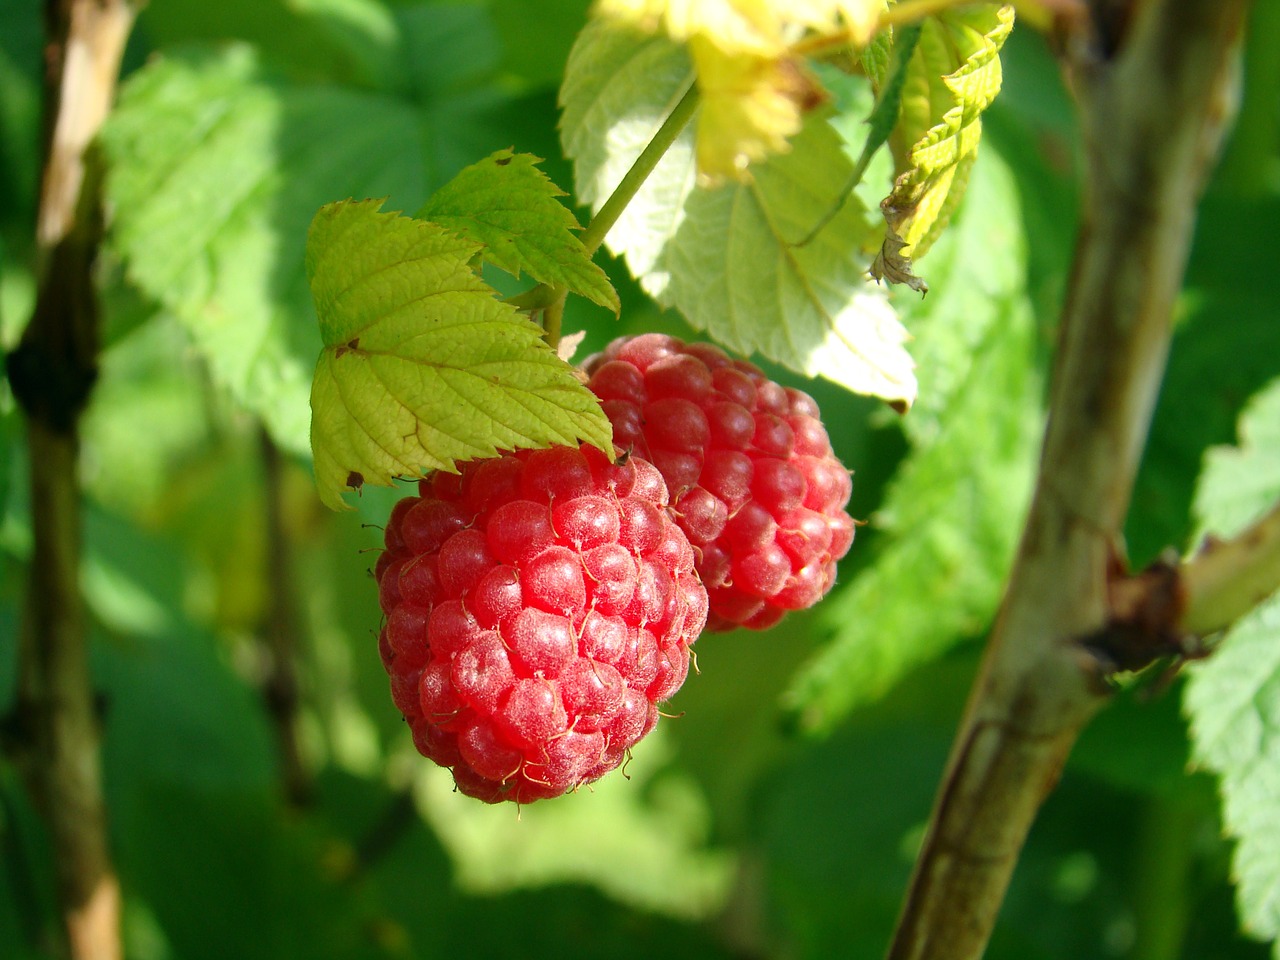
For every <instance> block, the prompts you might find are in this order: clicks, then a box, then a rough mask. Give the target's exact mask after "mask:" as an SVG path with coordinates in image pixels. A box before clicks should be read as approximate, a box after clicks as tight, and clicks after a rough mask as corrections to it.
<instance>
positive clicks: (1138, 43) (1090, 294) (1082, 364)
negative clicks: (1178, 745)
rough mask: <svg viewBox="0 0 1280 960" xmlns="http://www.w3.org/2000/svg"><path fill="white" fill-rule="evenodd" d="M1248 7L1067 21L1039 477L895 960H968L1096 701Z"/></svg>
mask: <svg viewBox="0 0 1280 960" xmlns="http://www.w3.org/2000/svg"><path fill="white" fill-rule="evenodd" d="M1246 6H1247V2H1246V0H1184V2H1175V0H1146V2H1142V3H1138V2H1136V0H1135V2H1132V3H1130V4H1129V7H1130V10H1129V15H1128V16H1127V17H1123V16H1122V17H1121V18H1120V19H1119V20H1115V21H1111V22H1110V23H1109V24H1107V25H1100V26H1101V29H1098V30H1096V32H1095V31H1090V30H1089V23H1088V21H1084V20H1075V21H1071V22H1069V23H1068V24H1066V25H1065V26H1064V29H1070V30H1071V31H1072V32H1070V33H1067V34H1066V35H1065V36H1063V37H1062V40H1063V48H1064V50H1065V51H1066V56H1067V61H1068V68H1069V69H1070V71H1071V72H1072V74H1073V76H1072V80H1073V83H1074V87H1075V91H1076V93H1077V95H1078V97H1079V99H1080V103H1081V116H1082V129H1083V132H1084V136H1085V148H1086V158H1087V176H1088V179H1087V181H1086V201H1085V210H1084V217H1083V227H1082V231H1081V235H1080V238H1079V240H1078V243H1077V248H1076V258H1075V264H1074V270H1073V275H1072V283H1071V287H1070V290H1069V293H1068V297H1067V302H1066V304H1065V306H1064V312H1063V321H1062V326H1061V332H1060V342H1059V352H1058V357H1057V366H1056V369H1055V371H1054V382H1053V386H1052V390H1051V395H1050V413H1049V422H1048V426H1047V429H1046V433H1045V440H1044V446H1043V450H1042V457H1041V465H1040V473H1039V477H1038V482H1037V485H1036V491H1035V494H1034V496H1033V499H1032V504H1031V509H1030V513H1029V515H1028V518H1027V521H1026V527H1025V529H1024V532H1023V537H1022V542H1021V545H1020V547H1019V552H1018V555H1017V558H1016V560H1015V563H1014V569H1013V572H1012V574H1011V577H1010V582H1009V586H1008V589H1007V592H1006V594H1005V598H1004V602H1003V605H1002V607H1001V611H1000V615H999V617H998V619H997V622H996V625H995V629H994V631H993V633H992V636H991V639H990V642H989V644H988V648H987V654H986V657H985V659H984V662H983V667H982V670H981V672H980V674H979V676H978V678H977V680H976V682H975V686H974V690H973V693H972V694H971V696H970V701H969V705H968V708H967V710H966V713H965V717H964V719H963V721H962V723H961V729H960V731H959V733H958V735H957V739H956V745H955V747H954V748H953V751H952V756H951V759H950V761H949V763H948V769H947V771H946V774H945V775H944V779H943V783H942V787H941V789H940V792H939V796H938V798H937V801H936V804H935V808H934V813H933V817H932V819H931V822H930V826H929V830H928V833H927V835H926V838H925V843H924V846H923V848H922V850H921V853H920V857H919V859H918V861H917V864H916V870H915V874H914V876H913V878H912V882H911V886H910V889H909V891H908V894H907V898H906V901H905V904H904V907H903V913H902V916H901V917H900V919H899V925H898V929H897V931H896V933H895V936H894V939H893V943H892V945H891V947H890V950H889V954H888V955H889V957H890V958H891V960H944V958H945V960H974V958H977V957H980V956H981V955H982V952H983V950H984V949H985V947H986V943H987V941H988V939H989V938H990V935H991V931H992V928H993V927H994V924H995V919H996V914H997V912H998V910H999V906H1000V902H1001V900H1002V899H1003V897H1004V892H1005V889H1006V888H1007V886H1008V882H1009V878H1010V876H1011V874H1012V872H1013V867H1014V864H1015V862H1016V860H1017V857H1018V853H1019V851H1020V850H1021V847H1022V844H1023V842H1024V840H1025V838H1026V834H1027V832H1028V830H1029V829H1030V826H1031V822H1032V820H1033V819H1034V818H1035V815H1036V812H1037V811H1038V809H1039V807H1040V805H1041V803H1042V802H1043V800H1044V798H1045V796H1046V795H1047V794H1048V792H1049V791H1050V790H1051V789H1052V787H1053V785H1054V784H1055V782H1056V781H1057V778H1058V776H1059V774H1060V772H1061V769H1062V766H1063V764H1064V763H1065V761H1066V758H1067V754H1068V752H1069V751H1070V749H1071V746H1072V744H1073V743H1074V741H1075V738H1076V736H1077V735H1078V733H1079V730H1080V729H1081V728H1082V727H1083V726H1084V724H1085V723H1086V722H1088V720H1089V719H1090V717H1091V716H1092V715H1093V714H1094V713H1095V712H1096V711H1097V710H1098V709H1099V708H1100V707H1101V706H1102V705H1103V703H1104V702H1105V700H1106V691H1107V687H1106V684H1105V683H1104V682H1103V678H1102V676H1101V672H1102V667H1101V665H1100V664H1099V662H1098V661H1097V659H1096V658H1095V657H1094V655H1093V654H1092V653H1090V651H1089V650H1088V649H1087V648H1086V647H1085V646H1084V644H1083V643H1082V641H1083V640H1084V639H1085V638H1089V637H1093V636H1096V635H1097V634H1098V633H1099V632H1100V631H1103V630H1104V628H1105V627H1106V625H1107V624H1108V622H1109V620H1110V615H1111V611H1110V609H1109V589H1108V583H1109V579H1110V576H1111V573H1112V572H1113V571H1114V569H1115V567H1116V565H1117V554H1118V552H1119V543H1120V530H1121V526H1122V523H1123V521H1124V517H1125V514H1126V512H1127V511H1128V506H1129V499H1130V495H1131V492H1132V486H1133V478H1134V474H1135V472H1136V469H1137V465H1138V460H1139V457H1140V454H1141V450H1142V447H1143V444H1144V443H1145V440H1146V435H1147V429H1148V425H1149V422H1150V418H1151V412H1152V409H1153V406H1154V403H1155V399H1156V395H1157V392H1158V389H1159V383H1160V379H1161V377H1162V375H1163V372H1164V366H1165V360H1166V356H1167V352H1168V346H1169V338H1170V332H1171V323H1170V314H1171V310H1172V305H1173V301H1174V298H1175V297H1176V295H1177V293H1178V290H1179V288H1180V286H1181V280H1182V272H1183V267H1184V265H1185V261H1186V256H1187V251H1188V248H1189V245H1190V240H1191V232H1192V225H1193V221H1194V215H1195V208H1196V203H1197V201H1198V198H1199V194H1200V191H1201V189H1202V187H1203V184H1204V181H1205V178H1206V176H1207V173H1208V169H1209V166H1210V163H1211V161H1212V159H1213V157H1214V155H1215V153H1216V151H1217V148H1218V145H1219V143H1220V140H1221V136H1222V133H1223V130H1224V128H1225V126H1226V124H1227V121H1228V118H1229V115H1230V113H1231V105H1232V95H1233V92H1234V86H1233V83H1232V79H1233V71H1232V66H1233V64H1234V62H1235V56H1236V53H1237V51H1238V45H1239V36H1240V32H1241V29H1242V23H1243V19H1244V14H1245V8H1246ZM1117 22H1118V23H1121V24H1122V26H1123V29H1122V30H1121V31H1120V32H1119V34H1118V35H1117V34H1116V33H1114V32H1113V30H1112V29H1111V27H1112V26H1113V25H1114V24H1115V23H1117Z"/></svg>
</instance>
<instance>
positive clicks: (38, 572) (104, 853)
mask: <svg viewBox="0 0 1280 960" xmlns="http://www.w3.org/2000/svg"><path fill="white" fill-rule="evenodd" d="M133 13H134V11H133V9H132V7H131V6H130V5H129V4H128V3H127V2H125V0H47V2H46V3H45V25H46V50H45V64H46V75H45V85H44V105H45V109H46V113H45V125H44V166H43V171H42V180H41V189H40V206H39V212H38V219H37V224H36V240H37V250H38V257H39V262H38V267H37V269H38V286H37V295H36V305H35V311H34V314H33V316H32V318H31V322H30V323H29V324H28V325H27V328H26V330H25V331H24V333H23V336H22V339H21V341H20V343H19V345H18V347H17V349H16V350H15V351H14V352H13V353H12V354H11V355H10V356H9V358H8V360H7V367H8V373H9V381H10V384H11V386H12V388H13V392H14V396H15V398H16V399H17V400H18V403H19V404H20V405H21V407H22V409H23V412H24V414H25V416H26V421H27V438H28V450H29V457H30V483H31V523H32V533H33V541H34V542H33V547H32V556H31V564H30V579H29V582H28V586H27V604H26V609H25V612H24V617H23V623H22V630H21V637H20V646H19V664H18V671H19V678H18V692H17V701H16V706H15V710H16V722H17V727H18V730H19V731H20V738H21V742H20V743H18V744H17V745H16V747H15V749H16V750H17V751H18V761H19V766H20V767H21V769H22V772H23V775H24V777H25V779H26V781H27V784H28V788H29V789H30V791H31V793H32V796H33V797H34V799H35V801H36V805H37V807H38V808H39V809H40V810H41V812H42V813H43V815H44V817H45V819H46V820H47V821H48V823H49V829H50V834H51V839H52V847H53V854H54V857H55V860H56V876H57V891H58V898H59V906H60V909H61V913H62V918H63V922H64V926H65V930H66V936H67V941H68V946H69V952H70V955H71V957H72V958H73V960H118V958H119V957H120V955H121V948H120V888H119V883H118V881H117V879H116V875H115V870H114V868H113V866H112V863H111V856H110V852H109V850H108V844H107V831H106V809H105V806H104V802H103V796H102V779H101V772H100V768H99V756H98V738H99V733H98V718H97V715H96V709H95V704H94V697H93V691H92V688H91V685H90V679H89V664H88V650H87V624H86V616H85V612H84V608H83V604H82V601H81V597H80V589H79V574H80V499H79V460H78V454H79V435H78V429H77V424H78V420H79V417H80V413H81V411H82V410H83V408H84V404H85V402H86V401H87V399H88V397H89V393H90V390H91V389H92V386H93V382H94V380H95V378H96V375H97V357H98V344H99V326H100V323H99V320H100V318H99V306H98V300H97V294H96V291H95V289H94V285H93V266H94V260H95V257H96V254H97V248H98V242H99V238H100V235H101V230H102V214H101V173H102V171H101V167H100V163H99V161H98V159H97V156H96V154H95V152H94V151H93V150H92V149H91V143H92V141H93V139H94V138H95V137H96V136H97V133H98V130H99V129H100V128H101V126H102V123H103V122H104V120H105V119H106V116H107V112H108V110H109V108H110V104H111V101H112V99H113V98H114V94H115V85H116V78H117V76H118V73H119V69H120V59H121V56H122V54H123V52H124V45H125V40H126V39H127V37H128V35H129V31H130V29H131V27H132V24H133Z"/></svg>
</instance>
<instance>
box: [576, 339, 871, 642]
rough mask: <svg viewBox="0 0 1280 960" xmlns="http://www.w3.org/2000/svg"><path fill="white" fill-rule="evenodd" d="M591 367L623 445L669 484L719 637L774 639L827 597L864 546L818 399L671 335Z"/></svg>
mask: <svg viewBox="0 0 1280 960" xmlns="http://www.w3.org/2000/svg"><path fill="white" fill-rule="evenodd" d="M583 367H584V370H585V371H586V373H587V374H588V376H589V377H590V381H589V383H588V385H589V386H590V387H591V389H592V391H593V392H594V393H595V395H596V396H597V397H599V398H600V401H601V404H602V406H603V407H604V410H605V413H607V414H608V416H609V419H610V420H611V421H612V422H613V440H614V443H616V444H617V445H618V446H620V447H622V448H624V449H629V450H632V451H634V452H635V453H637V454H639V455H640V456H642V457H645V458H647V459H649V460H650V461H652V462H653V464H654V465H655V466H656V467H657V468H658V470H659V471H661V473H662V476H663V477H664V478H665V479H666V481H667V488H668V489H669V490H670V493H671V511H672V514H673V515H674V517H675V519H676V522H677V523H678V524H679V526H680V528H681V529H682V530H684V532H685V533H686V534H687V535H688V537H689V541H690V543H692V544H693V545H694V550H695V554H696V556H697V570H698V573H699V574H700V575H701V577H702V582H703V584H704V585H705V586H706V588H707V593H708V595H709V597H710V604H711V608H710V616H709V618H708V620H707V628H708V629H710V630H728V629H731V628H732V627H735V626H745V627H751V628H753V629H764V628H766V627H770V626H773V624H775V623H777V622H778V621H779V620H780V619H782V617H783V615H784V614H785V613H786V612H787V611H788V610H800V609H802V608H804V607H810V606H813V604H815V603H817V602H818V601H819V600H820V599H822V597H823V596H825V595H826V593H827V591H828V590H830V589H831V585H832V584H833V583H834V581H835V576H836V561H837V560H839V559H840V558H841V557H843V556H844V555H845V553H847V552H848V550H849V546H850V545H851V544H852V543H853V518H852V517H850V516H849V514H848V513H847V512H846V511H845V509H844V508H845V505H846V504H847V503H848V502H849V495H850V493H851V492H852V489H853V487H852V484H851V481H850V479H849V472H848V471H847V470H845V468H844V467H843V466H841V464H840V461H839V460H837V459H836V457H835V454H834V453H832V451H831V442H830V440H829V439H828V437H827V431H826V429H825V428H824V427H823V425H822V421H821V420H820V419H819V414H818V406H817V404H816V403H814V401H813V398H812V397H810V396H808V395H807V394H805V393H801V392H800V391H799V390H795V389H792V388H789V387H782V386H780V385H779V384H777V383H774V382H773V381H771V380H769V379H768V378H766V377H765V375H764V374H763V373H762V372H761V371H760V369H759V368H758V367H756V366H754V365H752V364H750V363H748V362H747V361H745V360H733V359H730V358H729V357H728V356H727V355H726V354H725V352H724V351H723V350H721V349H720V348H719V347H716V346H714V345H712V344H709V343H689V344H686V343H684V342H682V341H680V340H677V339H676V338H674V337H669V336H666V335H665V334H657V333H650V334H644V335H642V336H638V337H631V338H626V337H623V338H621V339H618V340H615V341H614V342H613V343H611V344H609V346H608V347H607V348H605V350H604V352H603V353H599V354H596V355H594V356H592V357H589V358H588V359H587V361H586V363H585V364H584V365H583Z"/></svg>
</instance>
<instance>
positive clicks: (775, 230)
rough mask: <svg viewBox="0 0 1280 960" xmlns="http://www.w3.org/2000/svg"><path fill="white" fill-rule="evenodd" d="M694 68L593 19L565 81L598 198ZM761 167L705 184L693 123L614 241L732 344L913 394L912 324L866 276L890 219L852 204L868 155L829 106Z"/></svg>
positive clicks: (813, 372) (580, 168) (579, 154)
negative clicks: (852, 157)
mask: <svg viewBox="0 0 1280 960" xmlns="http://www.w3.org/2000/svg"><path fill="white" fill-rule="evenodd" d="M691 76H692V68H691V66H690V63H689V59H688V55H687V53H686V52H685V50H684V49H683V48H682V47H680V46H677V45H676V44H673V43H671V42H670V41H669V40H667V39H665V38H663V37H643V36H641V35H638V34H635V33H632V32H629V31H626V30H624V29H621V28H618V27H616V26H613V25H612V24H610V23H607V22H604V21H596V22H593V23H591V24H590V25H588V27H587V28H586V30H584V31H583V33H582V35H581V36H580V37H579V39H578V42H577V44H576V45H575V47H574V49H573V52H572V53H571V54H570V58H569V64H568V67H567V70H566V75H565V82H564V86H563V87H562V89H561V103H562V105H563V108H564V114H563V119H562V123H561V135H562V139H563V142H564V147H565V152H566V153H567V154H568V155H569V156H571V157H572V158H573V160H574V173H575V180H576V183H577V189H578V194H579V195H580V196H581V197H582V199H583V200H584V201H585V202H587V203H590V204H591V205H592V207H593V208H594V209H598V208H599V207H600V206H601V205H602V204H603V203H604V201H605V199H606V198H607V197H608V196H609V194H610V193H611V192H612V191H613V189H614V188H615V187H616V186H617V184H618V183H619V181H620V180H621V179H622V177H623V175H624V174H625V173H626V171H627V170H628V169H629V168H630V166H631V164H632V162H633V161H634V160H635V158H636V157H637V156H638V155H639V154H640V152H641V151H642V150H643V149H644V147H645V145H646V144H648V142H649V140H650V139H651V137H652V136H653V134H654V132H655V131H656V130H657V129H658V127H659V126H660V125H661V123H662V121H663V119H664V118H665V117H666V115H667V114H668V113H669V112H670V110H671V108H672V106H673V105H674V103H675V100H676V99H677V98H678V97H679V96H680V94H681V93H682V92H683V90H684V89H685V87H686V85H687V83H688V82H689V80H690V78H691ZM752 171H753V174H754V179H753V181H752V182H750V183H731V184H724V185H722V186H719V187H714V188H708V187H702V186H698V185H697V180H696V171H695V162H694V147H693V133H692V131H691V130H686V131H685V132H684V133H683V134H682V135H681V137H680V138H679V139H678V140H677V141H676V143H675V144H674V145H673V146H672V147H671V149H670V150H668V151H667V154H666V156H665V157H664V158H663V159H662V161H661V162H660V163H659V164H658V165H657V167H656V168H655V169H654V171H653V173H652V174H651V175H650V176H649V178H648V180H647V181H646V182H645V184H644V186H643V187H642V188H641V189H640V191H639V193H638V194H637V195H636V197H635V199H634V200H633V201H632V203H631V204H630V205H629V206H628V207H627V209H626V211H625V212H624V213H623V214H622V216H621V218H620V219H619V220H618V222H617V224H616V225H615V226H614V228H613V229H612V230H611V231H610V232H609V235H608V237H607V238H606V243H607V244H608V245H609V248H610V249H611V250H613V251H614V252H615V253H619V254H625V256H626V259H627V265H628V266H629V267H630V269H631V272H632V273H633V274H634V275H635V276H636V277H638V278H639V279H640V283H641V285H642V286H643V288H644V289H645V291H646V292H648V293H649V294H650V295H651V296H653V297H654V298H655V299H657V300H658V302H659V303H661V304H662V305H664V306H670V307H676V308H677V309H679V310H680V311H681V313H683V314H684V316H685V318H686V319H687V320H688V321H689V323H690V324H691V325H693V326H694V327H696V328H698V329H701V330H705V331H706V332H707V333H708V334H709V335H710V336H711V337H713V338H715V339H716V340H718V341H719V342H720V343H722V344H724V345H725V346H726V347H729V348H730V349H732V350H736V351H738V352H739V353H742V354H751V353H754V352H757V351H758V352H760V353H761V354H763V355H764V356H766V357H768V358H769V359H771V360H775V361H777V362H778V363H781V364H784V365H785V366H788V367H790V368H792V369H793V370H797V371H800V372H802V373H805V374H808V375H810V376H822V377H826V378H827V379H829V380H832V381H834V382H836V383H839V384H841V385H843V386H845V387H847V388H848V389H850V390H853V391H855V392H858V393H868V394H872V395H875V396H879V397H883V398H884V399H886V400H889V401H891V402H894V403H898V404H902V405H909V404H910V403H911V402H912V401H913V400H914V399H915V394H916V381H915V376H914V374H913V372H912V361H911V357H910V355H909V354H908V353H907V351H906V348H905V347H904V345H903V344H904V341H905V340H906V338H907V335H906V331H905V330H904V329H903V327H902V325H901V324H900V323H899V322H898V320H897V318H896V316H895V315H894V312H893V310H892V308H891V307H890V306H889V304H888V301H887V299H886V297H885V295H884V291H882V290H881V289H879V288H877V287H876V286H874V285H872V284H871V283H870V282H869V281H868V280H867V278H866V270H867V264H868V260H869V256H868V255H867V248H868V247H869V246H874V245H875V240H876V234H875V228H874V227H873V225H872V224H871V222H870V220H869V218H868V217H867V215H866V211H865V210H864V209H863V208H862V207H861V205H860V204H859V203H858V202H856V198H853V199H850V200H848V201H847V202H845V203H844V204H843V205H842V206H841V205H840V199H841V196H842V194H841V191H842V190H843V188H844V187H845V186H846V185H847V184H848V182H849V178H850V175H851V173H852V171H853V166H852V164H851V163H850V161H849V159H848V157H847V156H846V155H845V153H844V151H843V149H842V145H841V141H840V138H839V136H838V135H837V134H836V133H835V131H834V130H833V129H832V128H831V127H830V125H829V124H828V123H827V122H826V114H825V113H823V112H821V111H819V112H817V113H815V114H813V115H812V116H810V117H809V118H808V120H807V122H806V124H805V126H804V128H803V129H802V130H801V132H800V133H799V134H797V135H796V137H795V138H793V141H792V150H791V151H790V153H787V154H785V155H780V156H774V157H771V158H770V159H769V161H768V162H766V163H762V164H759V165H756V166H753V167H752ZM837 206H839V208H840V209H839V212H838V213H837V214H836V215H835V217H833V218H832V220H831V222H830V223H829V224H828V225H827V226H826V227H825V228H824V229H822V230H821V231H820V232H819V233H818V234H817V236H816V237H814V239H813V240H812V241H811V242H809V243H807V244H804V245H799V241H800V240H801V239H802V238H804V237H805V236H806V235H807V234H808V233H809V232H810V231H811V229H812V228H813V227H814V225H815V224H817V223H818V222H819V221H820V220H821V219H822V218H823V217H824V216H826V215H827V214H828V213H829V212H830V211H831V210H832V209H833V208H835V207H837Z"/></svg>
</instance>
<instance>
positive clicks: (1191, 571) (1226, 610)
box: [1181, 503, 1280, 636]
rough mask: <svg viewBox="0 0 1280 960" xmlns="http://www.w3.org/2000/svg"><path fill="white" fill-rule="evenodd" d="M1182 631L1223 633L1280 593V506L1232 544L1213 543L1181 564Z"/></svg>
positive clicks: (1277, 505) (1232, 541) (1201, 633)
mask: <svg viewBox="0 0 1280 960" xmlns="http://www.w3.org/2000/svg"><path fill="white" fill-rule="evenodd" d="M1181 576H1182V590H1183V598H1184V599H1183V604H1184V611H1185V612H1184V613H1183V615H1182V623H1181V627H1182V629H1183V630H1184V631H1186V632H1187V633H1191V634H1195V635H1197V636H1204V635H1206V634H1209V633H1216V632H1217V631H1219V630H1224V629H1226V628H1227V627H1229V626H1230V625H1231V624H1232V623H1234V622H1235V621H1236V620H1238V619H1240V618H1241V617H1242V616H1244V615H1245V614H1246V613H1248V612H1249V611H1250V610H1252V609H1253V608H1254V607H1255V606H1257V605H1258V604H1259V603H1260V602H1261V601H1263V600H1265V599H1266V598H1267V597H1269V596H1271V594H1273V593H1275V592H1276V590H1280V503H1277V504H1275V505H1274V506H1273V507H1272V508H1271V509H1270V510H1269V511H1268V512H1267V513H1266V514H1265V515H1263V516H1262V517H1261V518H1259V519H1258V520H1257V521H1255V522H1254V523H1253V524H1252V525H1251V526H1250V527H1248V528H1247V529H1246V530H1244V531H1243V532H1242V533H1240V534H1239V535H1237V536H1235V537H1232V538H1231V539H1230V540H1213V539H1211V540H1209V541H1208V542H1207V543H1205V545H1204V546H1203V547H1202V548H1201V550H1200V552H1199V553H1197V554H1196V555H1195V556H1193V557H1191V558H1190V559H1188V560H1187V561H1186V562H1185V563H1184V564H1183V565H1182V571H1181Z"/></svg>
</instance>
